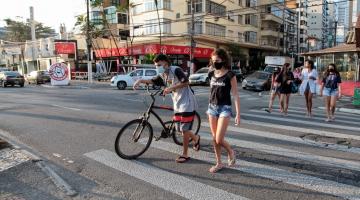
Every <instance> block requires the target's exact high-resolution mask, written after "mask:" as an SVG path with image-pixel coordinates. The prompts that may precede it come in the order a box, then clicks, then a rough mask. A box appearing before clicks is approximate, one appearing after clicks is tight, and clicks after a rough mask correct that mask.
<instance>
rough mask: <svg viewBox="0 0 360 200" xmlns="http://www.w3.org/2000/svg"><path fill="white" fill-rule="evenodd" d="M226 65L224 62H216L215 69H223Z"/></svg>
mask: <svg viewBox="0 0 360 200" xmlns="http://www.w3.org/2000/svg"><path fill="white" fill-rule="evenodd" d="M223 66H224V62H214V67H215V69H221V68H222V67H223Z"/></svg>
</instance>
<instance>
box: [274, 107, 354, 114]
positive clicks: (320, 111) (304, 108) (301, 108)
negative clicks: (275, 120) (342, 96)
mask: <svg viewBox="0 0 360 200" xmlns="http://www.w3.org/2000/svg"><path fill="white" fill-rule="evenodd" d="M273 108H274V109H279V105H278V104H274V106H273ZM321 108H322V107H314V108H313V109H312V113H324V112H325V111H324V109H321ZM289 109H295V110H299V111H303V113H304V115H305V113H306V107H297V106H291V105H290V106H289ZM337 109H338V108H337ZM335 113H341V115H342V116H348V117H359V115H358V114H355V113H346V112H338V110H336V111H335Z"/></svg>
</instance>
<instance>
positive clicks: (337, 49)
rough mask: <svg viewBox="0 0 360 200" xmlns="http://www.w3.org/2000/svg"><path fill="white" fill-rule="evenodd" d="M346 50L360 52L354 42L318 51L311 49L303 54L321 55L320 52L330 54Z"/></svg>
mask: <svg viewBox="0 0 360 200" xmlns="http://www.w3.org/2000/svg"><path fill="white" fill-rule="evenodd" d="M346 52H360V48H356V45H355V44H342V45H338V46H335V47H331V48H327V49H322V50H319V51H311V52H307V53H303V54H301V55H303V56H311V55H321V54H332V53H346Z"/></svg>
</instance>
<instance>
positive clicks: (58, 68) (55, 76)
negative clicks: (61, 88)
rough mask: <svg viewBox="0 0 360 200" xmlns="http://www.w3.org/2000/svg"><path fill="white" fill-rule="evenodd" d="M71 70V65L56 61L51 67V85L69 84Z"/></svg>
mask: <svg viewBox="0 0 360 200" xmlns="http://www.w3.org/2000/svg"><path fill="white" fill-rule="evenodd" d="M69 71H70V70H69V67H68V66H67V65H65V64H64V63H55V64H53V65H51V67H50V69H49V74H50V78H51V85H69V82H70V76H69Z"/></svg>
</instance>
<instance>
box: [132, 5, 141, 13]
mask: <svg viewBox="0 0 360 200" xmlns="http://www.w3.org/2000/svg"><path fill="white" fill-rule="evenodd" d="M142 12H143V6H142V5H135V6H134V7H133V14H134V15H137V14H140V13H142Z"/></svg>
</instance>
